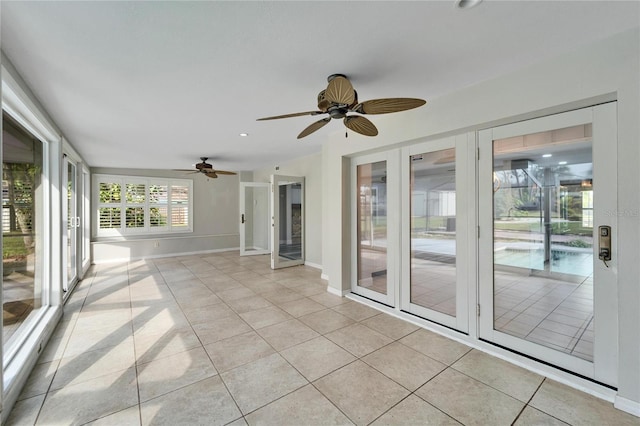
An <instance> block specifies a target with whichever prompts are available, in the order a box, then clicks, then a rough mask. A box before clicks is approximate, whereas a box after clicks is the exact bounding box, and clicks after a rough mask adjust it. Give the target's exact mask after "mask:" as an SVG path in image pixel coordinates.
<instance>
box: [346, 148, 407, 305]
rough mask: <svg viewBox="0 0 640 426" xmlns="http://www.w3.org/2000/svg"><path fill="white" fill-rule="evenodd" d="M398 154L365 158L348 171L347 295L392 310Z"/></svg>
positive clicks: (396, 268) (397, 195) (395, 281)
mask: <svg viewBox="0 0 640 426" xmlns="http://www.w3.org/2000/svg"><path fill="white" fill-rule="evenodd" d="M398 154H399V153H398V151H392V152H385V153H380V154H372V155H365V156H362V157H358V158H356V159H354V160H353V162H352V167H351V182H352V188H353V191H352V194H351V212H352V223H351V229H352V244H353V247H355V250H353V252H352V262H351V264H352V265H354V267H353V268H352V279H351V291H352V292H354V293H356V294H359V295H360V296H364V297H367V298H369V299H373V300H375V301H378V302H380V303H384V304H385V305H388V306H396V294H397V292H396V286H397V283H398V278H397V276H396V274H397V271H398V267H397V262H398V259H399V258H400V257H399V253H398V250H397V247H398V244H399V242H400V238H399V234H400V226H399V221H398V218H399V216H398V214H399V211H398V205H399V204H400V196H399V188H400V187H399V182H398V181H399V179H398V176H399V162H398Z"/></svg>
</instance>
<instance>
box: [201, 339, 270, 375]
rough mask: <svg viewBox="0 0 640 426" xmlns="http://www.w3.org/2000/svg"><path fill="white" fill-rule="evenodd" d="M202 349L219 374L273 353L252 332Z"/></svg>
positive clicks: (263, 341) (268, 346)
mask: <svg viewBox="0 0 640 426" xmlns="http://www.w3.org/2000/svg"><path fill="white" fill-rule="evenodd" d="M204 348H205V350H206V351H207V353H208V354H209V356H210V357H211V359H212V360H213V365H214V366H215V367H216V369H217V370H218V372H220V373H222V372H224V371H228V370H231V369H233V368H236V367H239V366H241V365H244V364H247V363H249V362H252V361H255V360H257V359H260V358H264V357H265V356H268V355H271V354H272V353H274V352H275V351H274V350H273V348H272V347H271V345H269V344H268V343H267V342H265V340H264V339H263V338H262V337H260V336H259V335H258V334H257V333H256V332H254V331H250V332H248V333H244V334H240V335H238V336H233V337H230V338H228V339H224V340H221V341H218V342H215V343H212V344H209V345H206V346H205V347H204Z"/></svg>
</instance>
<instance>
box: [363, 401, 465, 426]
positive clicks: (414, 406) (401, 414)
mask: <svg viewBox="0 0 640 426" xmlns="http://www.w3.org/2000/svg"><path fill="white" fill-rule="evenodd" d="M371 425H372V426H416V425H442V426H444V425H446V426H455V425H460V423H459V422H457V421H455V420H454V419H452V418H451V417H449V416H447V415H446V414H444V413H443V412H442V411H440V410H438V409H437V408H435V407H434V406H433V405H431V404H429V403H427V402H425V401H423V400H422V399H420V398H418V397H417V396H415V395H409V396H408V397H407V398H405V399H403V400H402V401H400V403H399V404H398V405H396V406H395V407H393V408H392V409H391V410H389V411H387V412H386V413H384V414H383V415H382V416H380V417H378V419H377V420H376V421H375V422H373V423H371Z"/></svg>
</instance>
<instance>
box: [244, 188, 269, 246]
mask: <svg viewBox="0 0 640 426" xmlns="http://www.w3.org/2000/svg"><path fill="white" fill-rule="evenodd" d="M269 186H270V185H269V184H268V183H259V182H241V183H240V256H252V255H258V254H268V253H270V252H271V250H270V246H269V234H270V232H269V231H270V228H271V224H270V220H271V218H270V214H269Z"/></svg>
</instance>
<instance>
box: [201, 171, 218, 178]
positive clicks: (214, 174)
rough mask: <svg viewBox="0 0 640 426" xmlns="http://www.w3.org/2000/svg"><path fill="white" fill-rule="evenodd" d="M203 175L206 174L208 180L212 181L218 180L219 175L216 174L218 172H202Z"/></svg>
mask: <svg viewBox="0 0 640 426" xmlns="http://www.w3.org/2000/svg"><path fill="white" fill-rule="evenodd" d="M202 173H204V174H205V175H206V176H207V177H208V178H211V179H217V178H218V175H217V174H216V172H202Z"/></svg>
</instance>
